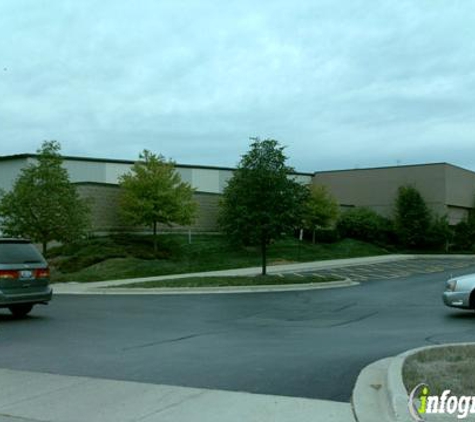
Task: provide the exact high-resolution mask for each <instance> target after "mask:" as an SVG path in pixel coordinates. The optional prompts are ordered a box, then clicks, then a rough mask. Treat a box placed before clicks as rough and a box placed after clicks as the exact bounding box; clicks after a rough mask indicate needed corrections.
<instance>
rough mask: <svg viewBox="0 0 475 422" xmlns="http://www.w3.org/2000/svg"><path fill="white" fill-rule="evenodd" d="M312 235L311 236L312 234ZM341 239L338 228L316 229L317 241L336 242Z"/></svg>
mask: <svg viewBox="0 0 475 422" xmlns="http://www.w3.org/2000/svg"><path fill="white" fill-rule="evenodd" d="M310 237H311V236H310ZM339 240H340V234H339V233H338V230H337V229H316V230H315V242H320V243H335V242H338V241H339Z"/></svg>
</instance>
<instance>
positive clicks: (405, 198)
mask: <svg viewBox="0 0 475 422" xmlns="http://www.w3.org/2000/svg"><path fill="white" fill-rule="evenodd" d="M431 225H432V216H431V212H430V210H429V208H428V207H427V205H426V203H425V201H424V199H423V198H422V195H421V194H420V193H419V191H418V190H417V189H416V188H415V187H414V186H410V185H408V186H401V187H400V188H399V189H398V193H397V198H396V215H395V219H394V226H395V230H396V234H397V237H398V240H399V243H400V244H401V245H402V246H404V247H406V248H413V249H417V248H424V247H427V246H428V245H427V243H428V237H429V236H430V233H429V232H430V230H431Z"/></svg>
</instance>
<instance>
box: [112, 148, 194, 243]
mask: <svg viewBox="0 0 475 422" xmlns="http://www.w3.org/2000/svg"><path fill="white" fill-rule="evenodd" d="M139 158H140V160H142V161H138V162H136V163H135V164H134V165H133V167H132V171H131V173H128V174H124V175H123V176H121V178H120V180H119V185H120V187H121V196H120V206H121V213H122V216H123V217H124V219H125V220H126V221H127V222H128V223H129V224H132V225H147V226H151V227H152V229H153V250H154V252H157V226H158V224H165V225H167V226H172V225H173V224H180V225H188V224H191V223H192V222H193V221H194V218H195V215H196V211H197V207H198V204H197V203H196V201H195V200H194V199H193V192H194V189H193V188H192V187H191V186H190V184H189V183H185V182H183V181H182V180H181V177H180V175H179V174H178V173H177V172H176V170H175V166H174V163H173V161H166V160H165V158H164V157H163V156H162V155H155V154H152V153H151V152H150V151H147V150H144V151H143V152H142V153H141V154H140V155H139Z"/></svg>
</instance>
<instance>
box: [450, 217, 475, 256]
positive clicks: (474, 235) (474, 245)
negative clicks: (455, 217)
mask: <svg viewBox="0 0 475 422" xmlns="http://www.w3.org/2000/svg"><path fill="white" fill-rule="evenodd" d="M472 220H473V219H470V218H469V219H467V220H462V221H460V222H459V223H457V224H456V225H455V226H454V227H453V244H452V248H453V249H455V250H458V251H473V250H474V249H475V224H474V222H473V221H472Z"/></svg>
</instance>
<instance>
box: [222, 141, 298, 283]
mask: <svg viewBox="0 0 475 422" xmlns="http://www.w3.org/2000/svg"><path fill="white" fill-rule="evenodd" d="M252 140H253V142H252V143H251V146H250V150H249V152H248V153H247V154H245V155H244V156H243V157H242V159H241V162H240V163H239V165H238V168H237V169H236V171H235V172H234V174H233V177H232V178H231V179H230V180H229V183H228V185H227V186H226V188H225V189H224V192H223V199H222V201H221V209H220V217H219V222H220V225H221V227H222V229H223V230H224V231H225V232H226V233H227V234H228V236H229V237H230V238H231V239H232V240H234V241H236V242H239V243H241V244H259V245H260V248H261V256H262V275H265V274H266V268H267V246H268V245H269V243H270V241H271V240H272V239H274V240H275V239H278V238H280V237H281V236H282V235H283V234H284V233H285V232H288V231H291V230H293V229H294V228H295V227H296V226H297V225H298V223H299V222H300V221H301V211H302V206H303V201H304V199H305V195H306V191H307V190H306V189H305V186H303V185H301V184H299V183H298V182H296V181H295V180H294V179H293V178H292V177H291V174H292V173H293V169H292V168H291V167H289V166H287V165H286V160H287V157H286V156H285V155H284V152H283V151H284V148H283V147H280V146H279V143H278V142H277V141H275V140H273V139H266V140H264V141H261V140H259V139H257V138H256V139H252Z"/></svg>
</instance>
